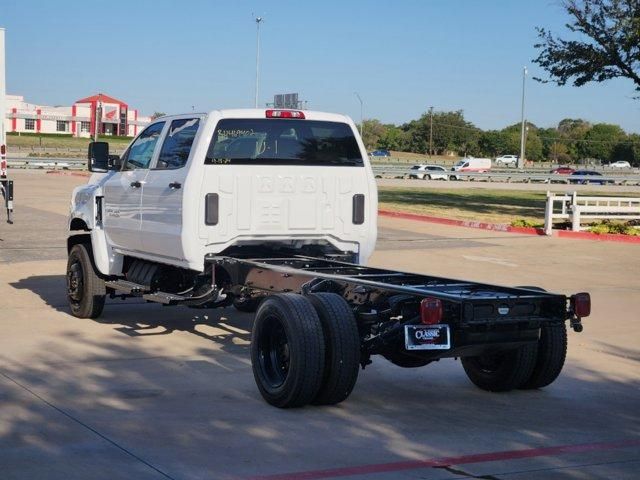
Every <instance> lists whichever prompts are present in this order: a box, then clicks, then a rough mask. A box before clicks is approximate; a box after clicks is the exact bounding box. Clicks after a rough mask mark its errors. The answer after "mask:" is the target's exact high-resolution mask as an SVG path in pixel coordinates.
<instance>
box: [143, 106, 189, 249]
mask: <svg viewBox="0 0 640 480" xmlns="http://www.w3.org/2000/svg"><path fill="white" fill-rule="evenodd" d="M199 125H200V118H194V117H190V118H178V119H175V120H172V121H171V123H169V125H168V128H167V131H166V133H165V135H164V137H163V141H162V147H161V148H160V153H159V154H158V158H157V159H156V160H155V162H154V164H153V168H151V170H149V174H148V175H147V177H146V181H145V184H144V188H143V191H142V208H141V216H142V225H141V230H142V247H143V249H144V251H145V252H146V253H150V254H155V255H158V256H162V257H169V258H173V259H179V260H182V259H183V258H184V254H183V249H182V239H181V234H182V196H183V195H184V194H185V193H184V182H185V179H186V177H187V171H188V169H187V161H188V160H189V155H190V153H191V146H192V145H193V142H194V139H195V137H196V134H197V132H198V127H199Z"/></svg>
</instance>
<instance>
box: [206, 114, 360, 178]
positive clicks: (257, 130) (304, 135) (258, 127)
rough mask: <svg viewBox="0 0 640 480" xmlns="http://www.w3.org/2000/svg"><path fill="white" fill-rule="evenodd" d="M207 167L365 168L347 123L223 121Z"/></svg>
mask: <svg viewBox="0 0 640 480" xmlns="http://www.w3.org/2000/svg"><path fill="white" fill-rule="evenodd" d="M205 164H207V165H305V166H337V167H362V166H364V161H363V159H362V154H361V152H360V148H359V147H358V142H357V141H356V138H355V136H354V134H353V131H352V130H351V127H350V126H349V125H348V124H346V123H340V122H326V121H317V120H291V119H261V118H255V119H230V118H229V119H222V120H220V121H219V122H218V125H217V126H216V130H215V132H214V134H213V138H212V140H211V144H210V145H209V149H208V152H207V156H206V159H205Z"/></svg>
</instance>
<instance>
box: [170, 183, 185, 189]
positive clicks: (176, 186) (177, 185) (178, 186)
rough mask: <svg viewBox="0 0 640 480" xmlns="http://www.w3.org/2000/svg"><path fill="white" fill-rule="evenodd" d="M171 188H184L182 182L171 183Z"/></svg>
mask: <svg viewBox="0 0 640 480" xmlns="http://www.w3.org/2000/svg"><path fill="white" fill-rule="evenodd" d="M169 188H170V189H172V190H177V189H179V188H182V184H181V183H180V182H171V183H170V184H169Z"/></svg>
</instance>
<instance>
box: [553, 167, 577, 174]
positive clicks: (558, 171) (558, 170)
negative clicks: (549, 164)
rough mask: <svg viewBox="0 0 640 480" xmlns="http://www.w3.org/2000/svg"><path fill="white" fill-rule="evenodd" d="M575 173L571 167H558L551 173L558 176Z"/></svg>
mask: <svg viewBox="0 0 640 480" xmlns="http://www.w3.org/2000/svg"><path fill="white" fill-rule="evenodd" d="M573 172H575V169H573V168H571V167H558V168H554V169H553V170H551V171H550V172H549V173H555V174H556V175H571V174H572V173H573Z"/></svg>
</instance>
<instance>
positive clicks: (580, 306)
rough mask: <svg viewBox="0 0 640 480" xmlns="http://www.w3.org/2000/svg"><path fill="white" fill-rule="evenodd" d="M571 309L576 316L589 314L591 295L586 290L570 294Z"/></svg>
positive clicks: (581, 316)
mask: <svg viewBox="0 0 640 480" xmlns="http://www.w3.org/2000/svg"><path fill="white" fill-rule="evenodd" d="M571 310H573V313H574V314H575V315H576V317H579V318H584V317H588V316H589V315H591V295H589V294H588V293H587V292H582V293H576V294H575V295H572V296H571Z"/></svg>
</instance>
